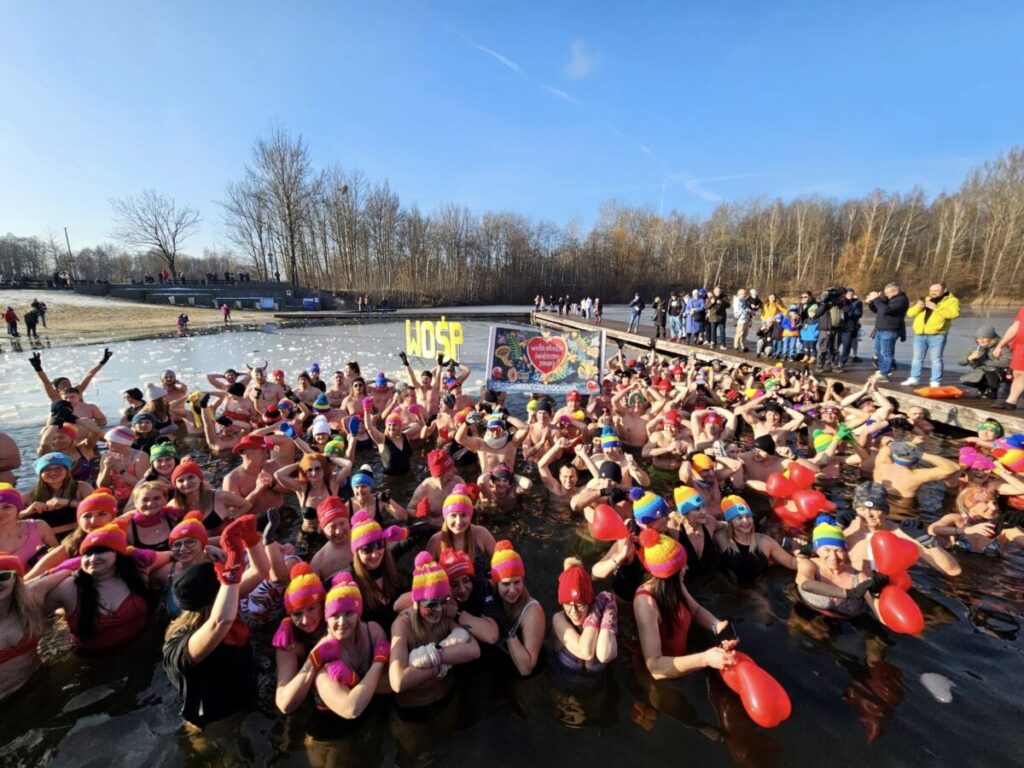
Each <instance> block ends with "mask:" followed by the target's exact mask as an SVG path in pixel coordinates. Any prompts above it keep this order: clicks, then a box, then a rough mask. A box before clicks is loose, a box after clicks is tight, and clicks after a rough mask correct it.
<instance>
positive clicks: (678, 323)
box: [667, 291, 683, 341]
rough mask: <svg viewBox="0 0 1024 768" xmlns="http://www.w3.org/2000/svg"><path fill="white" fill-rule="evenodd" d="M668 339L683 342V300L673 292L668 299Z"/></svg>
mask: <svg viewBox="0 0 1024 768" xmlns="http://www.w3.org/2000/svg"><path fill="white" fill-rule="evenodd" d="M667 312H668V337H669V340H670V341H682V340H683V300H682V299H680V298H679V294H678V293H676V292H675V291H672V295H671V296H669V299H668V309H667Z"/></svg>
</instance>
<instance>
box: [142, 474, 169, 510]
mask: <svg viewBox="0 0 1024 768" xmlns="http://www.w3.org/2000/svg"><path fill="white" fill-rule="evenodd" d="M153 490H156V491H160V492H161V493H162V494H163V495H164V498H165V499H167V501H168V502H169V501H170V499H171V486H169V485H168V484H167V483H165V482H164V481H163V480H143V481H142V482H141V483H139V484H138V485H136V486H135V487H134V488H133V489H132V502H134V504H135V507H136V509H137V508H138V506H139V498H140V497H141V496H142V495H143V494H144V493H145V492H146V491H153Z"/></svg>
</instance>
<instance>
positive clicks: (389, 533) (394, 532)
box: [351, 509, 409, 554]
mask: <svg viewBox="0 0 1024 768" xmlns="http://www.w3.org/2000/svg"><path fill="white" fill-rule="evenodd" d="M408 536H409V531H408V530H406V529H405V528H402V527H400V526H397V525H389V526H388V527H387V528H386V529H383V530H382V529H381V527H380V524H379V523H378V522H377V521H376V520H374V519H373V517H372V516H371V515H370V513H369V512H367V511H366V510H365V509H361V510H359V511H358V512H356V513H355V514H354V515H352V545H351V546H352V553H353V554H355V553H356V551H357V550H358V549H359V548H360V547H365V546H367V545H369V544H373V543H374V542H377V541H380V540H381V539H384V541H386V542H388V543H391V542H394V541H402V540H404V539H405V538H407V537H408Z"/></svg>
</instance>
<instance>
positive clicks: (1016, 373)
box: [992, 306, 1024, 411]
mask: <svg viewBox="0 0 1024 768" xmlns="http://www.w3.org/2000/svg"><path fill="white" fill-rule="evenodd" d="M1021 326H1024V306H1022V307H1021V308H1020V309H1018V310H1017V315H1016V317H1014V318H1013V322H1012V323H1010V327H1009V328H1007V329H1006V332H1005V333H1004V334H1003V338H1001V339H1000V340H999V343H998V344H996V347H995V349H994V350H992V351H993V353H994V354H995V355H996V356H997V357H998V356H999V355H1001V354H1002V353H1003V350H1004V349H1005V348H1006V347H1007V346H1009V347H1011V348H1012V349H1013V356H1012V357H1011V358H1010V370H1011V371H1012V372H1013V381H1012V382H1011V383H1010V394H1009V395H1007V396H1006V400H1005V402H1002V403H999V404H998V405H996V406H995V407H996V408H1000V409H1002V410H1006V411H1013V410H1016V408H1017V403H1018V402H1020V396H1021V394H1024V331H1022V330H1021Z"/></svg>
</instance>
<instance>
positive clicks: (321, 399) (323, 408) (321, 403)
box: [313, 392, 331, 413]
mask: <svg viewBox="0 0 1024 768" xmlns="http://www.w3.org/2000/svg"><path fill="white" fill-rule="evenodd" d="M313 410H314V411H319V412H320V413H326V412H327V411H329V410H331V402H330V400H328V399H327V395H325V394H323V393H322V392H321V393H320V394H319V395H317V396H316V400H314V401H313Z"/></svg>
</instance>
